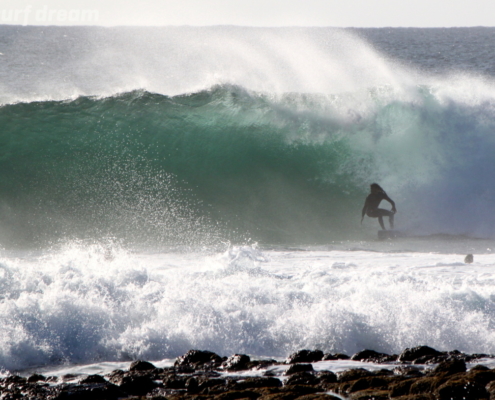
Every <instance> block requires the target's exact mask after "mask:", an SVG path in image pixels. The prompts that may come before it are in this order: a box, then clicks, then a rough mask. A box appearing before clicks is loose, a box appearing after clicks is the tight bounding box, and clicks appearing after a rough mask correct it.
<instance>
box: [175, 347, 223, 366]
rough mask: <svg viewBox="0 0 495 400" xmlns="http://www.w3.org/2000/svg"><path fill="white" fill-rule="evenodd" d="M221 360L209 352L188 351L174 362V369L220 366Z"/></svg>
mask: <svg viewBox="0 0 495 400" xmlns="http://www.w3.org/2000/svg"><path fill="white" fill-rule="evenodd" d="M222 361H223V360H222V358H221V357H220V356H219V355H218V354H215V353H213V352H211V351H202V350H189V351H188V352H187V353H186V354H184V355H183V356H180V357H178V358H177V359H176V360H175V363H174V365H175V366H176V367H189V368H193V369H199V368H203V367H205V366H213V367H215V366H220V364H221V363H222Z"/></svg>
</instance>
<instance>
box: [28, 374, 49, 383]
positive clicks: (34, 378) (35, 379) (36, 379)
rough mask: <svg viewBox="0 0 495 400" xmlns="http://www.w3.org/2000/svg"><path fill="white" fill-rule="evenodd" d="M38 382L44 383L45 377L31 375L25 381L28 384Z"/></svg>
mask: <svg viewBox="0 0 495 400" xmlns="http://www.w3.org/2000/svg"><path fill="white" fill-rule="evenodd" d="M39 381H46V377H44V376H43V375H39V374H33V375H31V376H30V377H29V378H28V379H27V382H28V383H35V382H39Z"/></svg>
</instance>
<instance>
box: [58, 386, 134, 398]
mask: <svg viewBox="0 0 495 400" xmlns="http://www.w3.org/2000/svg"><path fill="white" fill-rule="evenodd" d="M60 389H61V390H60V392H59V393H58V394H57V395H55V396H54V397H52V400H88V399H91V400H117V399H118V398H119V397H124V396H125V393H123V391H122V390H120V389H119V388H118V387H117V386H115V385H112V384H111V383H108V382H106V383H97V384H88V385H76V384H68V385H65V386H63V387H61V388H60Z"/></svg>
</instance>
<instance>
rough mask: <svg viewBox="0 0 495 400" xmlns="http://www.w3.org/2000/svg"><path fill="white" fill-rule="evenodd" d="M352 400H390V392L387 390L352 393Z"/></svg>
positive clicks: (350, 397)
mask: <svg viewBox="0 0 495 400" xmlns="http://www.w3.org/2000/svg"><path fill="white" fill-rule="evenodd" d="M349 399H350V400H388V399H389V397H388V391H385V390H364V391H362V392H356V393H351V394H350V396H349Z"/></svg>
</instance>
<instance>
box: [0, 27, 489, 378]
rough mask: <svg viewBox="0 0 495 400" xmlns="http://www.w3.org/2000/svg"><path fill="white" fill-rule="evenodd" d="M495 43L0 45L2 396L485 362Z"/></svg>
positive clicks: (434, 39)
mask: <svg viewBox="0 0 495 400" xmlns="http://www.w3.org/2000/svg"><path fill="white" fill-rule="evenodd" d="M493 33H494V30H493V29H492V28H459V29H388V28H387V29H385V28H383V29H331V28H276V29H275V28H274V29H268V28H243V27H209V28H200V27H198V28H193V27H165V28H125V27H120V28H98V27H71V28H64V27H29V26H27V27H13V26H0V53H1V54H0V78H1V79H0V104H1V106H0V126H1V127H2V129H1V132H0V152H1V153H0V167H1V168H0V171H2V172H1V174H0V321H1V324H0V370H1V373H2V374H9V373H12V372H14V371H17V372H19V371H20V372H21V373H26V374H27V371H29V372H32V371H49V372H50V373H60V374H62V373H65V372H67V371H79V372H80V373H87V372H88V371H105V370H107V369H108V368H110V366H112V367H115V366H118V365H124V364H125V363H128V362H130V361H132V360H136V359H146V360H149V361H154V362H155V364H156V365H169V364H170V363H171V362H173V359H174V358H175V357H177V356H180V355H182V354H184V353H185V352H187V351H188V350H190V349H202V350H210V351H214V352H216V353H218V354H219V355H221V356H230V355H232V354H234V353H245V354H249V355H251V356H252V357H274V358H277V359H283V358H285V357H286V356H287V355H289V354H290V353H293V352H294V351H297V350H300V349H304V348H307V349H321V350H323V351H324V352H331V353H347V354H349V355H351V354H353V353H355V352H357V351H360V350H363V349H373V350H376V351H380V352H385V353H389V354H392V353H400V352H401V351H402V350H404V349H405V348H406V347H414V346H419V345H428V346H430V347H434V348H436V349H437V350H441V351H448V350H454V349H456V350H460V351H462V352H465V353H485V354H495V337H494V333H493V324H494V323H495V298H494V296H495V290H494V289H495V269H494V266H495V261H494V260H495V259H494V255H493V253H494V239H495V184H494V181H493V175H494V173H495V162H494V160H493V154H495V137H494V132H495V122H494V121H495V119H494V117H495V80H494V79H495V71H494V70H493V65H494V63H493V55H492V52H491V51H490V47H489V46H490V40H491V39H490V38H491V37H492V36H493ZM372 182H378V183H379V184H380V185H381V186H383V187H384V188H385V190H386V191H387V193H388V195H389V196H390V197H391V198H392V199H393V200H394V201H395V202H396V205H397V209H398V213H397V215H396V227H397V229H398V230H400V232H401V233H402V236H401V237H399V238H396V239H393V240H382V241H380V240H378V238H377V230H378V228H379V226H378V223H377V221H376V220H374V219H369V218H366V219H365V220H364V222H363V224H360V218H361V209H362V206H363V203H364V199H365V197H366V195H367V194H368V192H369V184H370V183H372ZM382 207H388V204H382ZM466 254H473V255H474V262H473V263H472V264H465V263H464V257H465V256H466ZM346 365H347V364H346ZM54 371H55V372H54ZM56 371H59V372H56Z"/></svg>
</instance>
